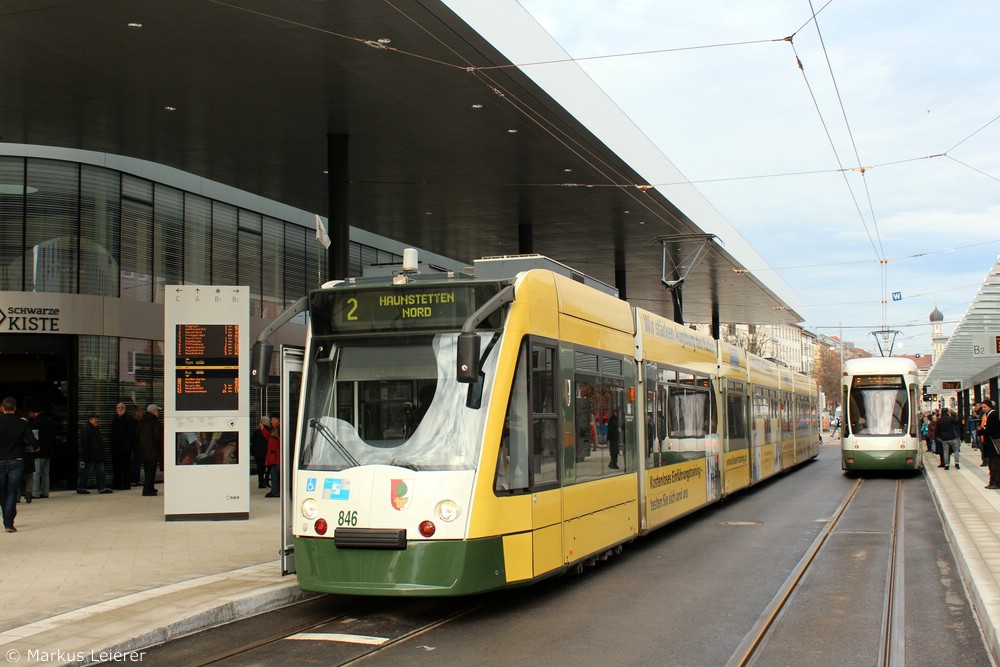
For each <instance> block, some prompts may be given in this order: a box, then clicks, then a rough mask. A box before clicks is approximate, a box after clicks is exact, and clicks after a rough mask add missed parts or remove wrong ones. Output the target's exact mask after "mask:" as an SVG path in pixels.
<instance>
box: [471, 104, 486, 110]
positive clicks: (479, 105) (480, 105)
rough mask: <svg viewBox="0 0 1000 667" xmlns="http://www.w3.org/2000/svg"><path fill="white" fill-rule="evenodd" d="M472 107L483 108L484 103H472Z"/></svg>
mask: <svg viewBox="0 0 1000 667" xmlns="http://www.w3.org/2000/svg"><path fill="white" fill-rule="evenodd" d="M472 108H473V109H482V108H483V105H482V104H473V105H472Z"/></svg>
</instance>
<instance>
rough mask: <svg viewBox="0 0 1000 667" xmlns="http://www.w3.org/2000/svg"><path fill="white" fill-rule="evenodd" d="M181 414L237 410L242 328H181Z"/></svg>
mask: <svg viewBox="0 0 1000 667" xmlns="http://www.w3.org/2000/svg"><path fill="white" fill-rule="evenodd" d="M176 357H177V363H176V366H175V380H176V387H175V389H176V397H175V408H176V409H177V410H237V409H239V395H240V394H239V391H240V327H239V325H238V324H178V325H177V353H176Z"/></svg>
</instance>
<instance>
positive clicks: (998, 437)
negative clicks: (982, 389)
mask: <svg viewBox="0 0 1000 667" xmlns="http://www.w3.org/2000/svg"><path fill="white" fill-rule="evenodd" d="M983 405H985V406H986V420H985V426H984V428H983V431H984V432H985V433H984V436H985V437H984V440H983V449H984V450H986V452H987V453H988V455H989V459H988V465H989V471H990V483H989V484H987V485H986V488H987V489H1000V450H998V449H997V448H998V446H1000V419H997V404H996V403H995V402H994V401H993V399H991V398H984V399H983Z"/></svg>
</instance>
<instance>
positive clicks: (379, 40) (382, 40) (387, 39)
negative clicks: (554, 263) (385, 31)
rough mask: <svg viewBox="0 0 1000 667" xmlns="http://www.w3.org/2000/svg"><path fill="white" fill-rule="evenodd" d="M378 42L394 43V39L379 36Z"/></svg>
mask: <svg viewBox="0 0 1000 667" xmlns="http://www.w3.org/2000/svg"><path fill="white" fill-rule="evenodd" d="M378 43H379V44H392V40H391V39H389V38H388V37H379V38H378Z"/></svg>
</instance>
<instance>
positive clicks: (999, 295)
mask: <svg viewBox="0 0 1000 667" xmlns="http://www.w3.org/2000/svg"><path fill="white" fill-rule="evenodd" d="M998 341H1000V259H998V260H997V262H996V263H995V264H994V265H993V268H991V269H990V272H989V275H987V276H986V280H985V281H983V286H982V287H981V288H979V293H978V294H977V295H976V298H975V299H973V300H972V304H971V305H970V306H969V310H967V311H966V313H965V315H964V316H963V317H962V321H961V322H959V323H958V326H957V327H955V331H954V332H953V333H952V334H951V336H950V337H949V338H948V343H947V344H946V345H945V348H944V351H943V352H942V353H941V356H940V357H938V359H937V360H936V361H935V362H934V365H933V366H931V370H930V372H929V373H928V374H927V379H926V380H925V381H924V388H925V389H931V390H934V391H949V389H946V388H945V387H944V385H943V384H942V383H946V382H948V383H958V386H957V387H951V388H961V389H969V388H971V387H972V386H974V385H978V384H984V383H986V382H988V381H989V380H990V379H991V378H995V377H997V376H1000V342H998ZM993 398H994V399H996V396H994V397H993Z"/></svg>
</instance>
